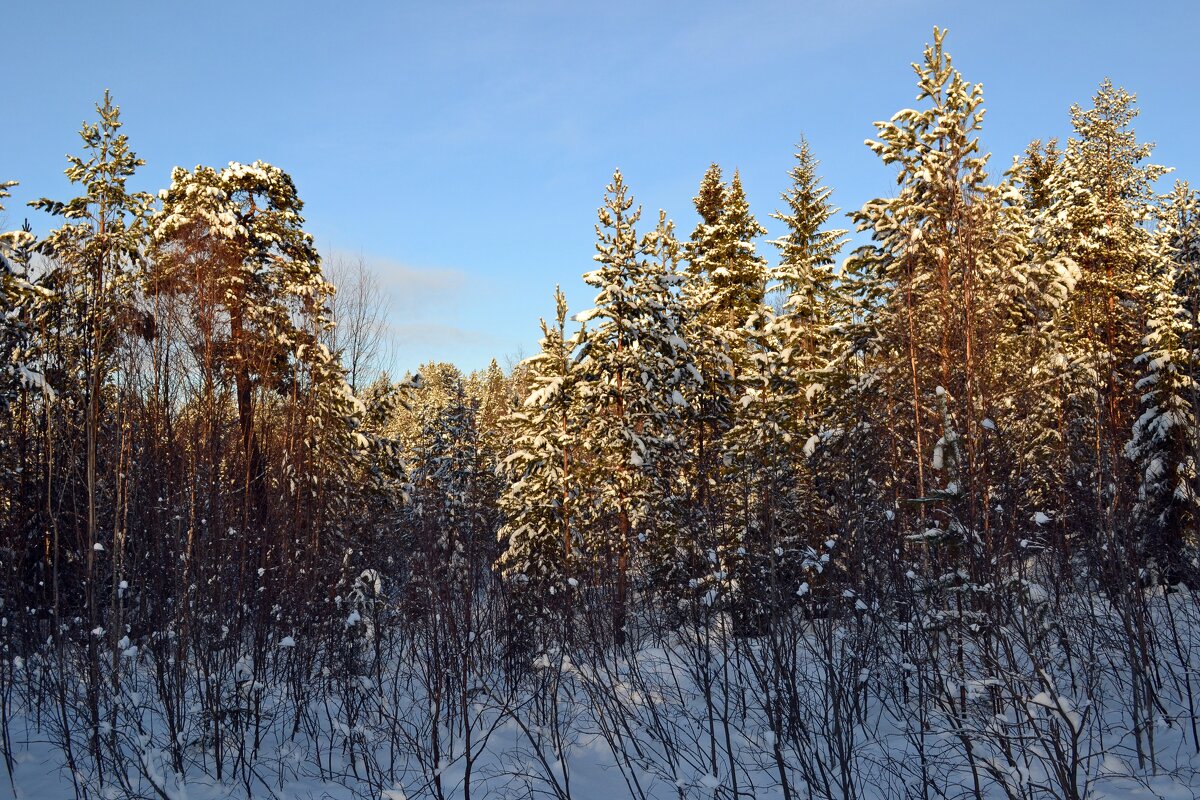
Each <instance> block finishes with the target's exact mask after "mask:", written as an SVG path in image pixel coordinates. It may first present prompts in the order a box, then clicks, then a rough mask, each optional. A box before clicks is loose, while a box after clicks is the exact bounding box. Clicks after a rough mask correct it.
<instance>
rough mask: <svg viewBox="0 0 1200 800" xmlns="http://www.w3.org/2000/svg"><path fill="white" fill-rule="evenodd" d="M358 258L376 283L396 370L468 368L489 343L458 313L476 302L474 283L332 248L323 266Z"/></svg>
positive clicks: (461, 274)
mask: <svg viewBox="0 0 1200 800" xmlns="http://www.w3.org/2000/svg"><path fill="white" fill-rule="evenodd" d="M360 258H361V259H362V262H363V264H365V265H366V267H367V269H368V270H370V272H371V273H372V274H373V275H374V276H375V277H376V278H377V279H378V280H379V284H380V288H381V289H382V290H383V292H384V294H385V296H386V298H387V309H388V313H387V317H386V319H385V321H384V329H385V331H386V333H387V339H388V342H389V344H388V348H387V349H388V351H389V352H390V354H391V360H392V361H393V362H395V363H393V364H391V365H390V366H391V367H392V368H393V369H395V370H398V371H403V370H405V369H413V368H415V367H416V366H417V365H418V364H419V363H422V362H425V361H430V360H433V361H448V362H451V363H463V364H464V365H470V364H474V362H476V361H478V360H479V358H480V355H479V353H480V352H481V351H484V350H489V349H490V348H491V346H492V345H494V344H495V336H494V335H493V334H492V333H491V332H490V331H487V330H481V329H479V328H478V327H476V326H474V325H471V324H469V323H465V322H463V318H464V317H466V316H467V315H466V314H465V313H464V308H467V307H469V306H470V305H471V304H472V303H473V302H475V301H477V300H478V297H477V295H479V293H480V292H481V291H485V290H484V289H481V288H480V284H479V281H477V280H473V279H472V278H471V276H470V275H469V274H468V273H467V272H466V271H464V270H462V269H459V268H457V267H444V266H435V267H424V266H414V265H412V264H407V263H404V262H403V261H400V260H398V259H394V258H388V257H384V256H376V255H372V254H368V253H357V252H354V251H350V250H341V249H337V248H334V249H332V250H328V251H326V253H325V260H326V262H327V263H333V262H343V263H355V262H357V261H358V260H359V259H360Z"/></svg>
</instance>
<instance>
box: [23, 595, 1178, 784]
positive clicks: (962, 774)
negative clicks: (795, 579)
mask: <svg viewBox="0 0 1200 800" xmlns="http://www.w3.org/2000/svg"><path fill="white" fill-rule="evenodd" d="M1029 594H1030V595H1031V596H1036V594H1037V593H1036V592H1031V593H1029ZM1037 599H1041V598H1040V597H1037ZM1150 608H1151V609H1152V611H1153V614H1154V619H1153V622H1154V625H1153V628H1152V633H1153V634H1154V635H1155V636H1156V637H1157V639H1158V644H1159V649H1158V651H1157V652H1158V653H1159V654H1160V657H1159V661H1158V662H1156V663H1153V664H1146V665H1142V666H1145V667H1146V668H1147V669H1148V672H1147V673H1146V674H1145V675H1143V676H1140V677H1137V678H1135V677H1134V674H1135V673H1136V672H1138V671H1139V669H1140V668H1139V669H1135V670H1131V669H1130V668H1129V663H1128V658H1129V655H1130V654H1129V653H1128V652H1127V651H1124V650H1122V648H1121V647H1119V646H1118V645H1119V644H1120V641H1121V639H1120V638H1119V637H1118V636H1117V634H1118V633H1119V632H1120V626H1121V624H1122V623H1121V621H1120V616H1119V615H1118V614H1116V613H1115V612H1113V611H1112V609H1111V608H1110V607H1109V606H1108V605H1107V604H1106V603H1104V602H1102V601H1100V600H1098V599H1096V598H1091V599H1089V600H1081V599H1078V598H1074V599H1068V600H1066V601H1063V602H1061V604H1060V606H1059V608H1058V609H1057V610H1055V611H1054V612H1053V613H1051V611H1050V609H1049V606H1048V605H1047V604H1046V603H1044V602H1043V603H1037V602H1031V603H1030V604H1029V606H1028V608H1027V609H1026V611H1024V612H1022V614H1017V615H1014V617H1013V619H1012V623H1011V624H1010V625H1008V626H1006V627H1004V628H1003V629H1000V630H996V631H994V632H993V634H992V635H990V636H981V635H980V636H974V637H957V636H956V635H955V634H951V633H947V632H944V631H943V632H941V633H938V634H937V635H925V636H921V635H919V632H917V631H914V630H907V631H906V630H905V629H904V627H905V626H897V625H895V624H891V623H888V622H887V621H886V619H885V617H884V616H883V615H875V614H871V613H864V614H861V615H859V616H858V617H857V618H856V619H852V620H850V621H846V622H842V623H839V624H836V625H834V624H832V623H829V622H827V621H824V620H819V619H818V620H812V619H809V620H800V619H797V620H790V621H788V622H787V623H786V624H778V625H777V626H776V627H775V628H774V629H773V630H772V633H771V634H770V635H767V636H763V637H759V638H749V637H743V638H738V637H734V636H731V635H729V634H728V631H727V628H726V626H725V625H724V624H723V623H722V620H721V619H719V618H716V619H712V620H709V621H708V624H706V625H703V626H687V625H684V626H682V627H677V628H676V629H674V630H670V631H666V630H658V631H651V630H650V629H649V628H648V627H645V628H637V629H635V630H634V633H633V635H632V636H631V637H630V640H629V642H628V643H627V644H626V645H624V646H623V647H615V646H609V647H606V648H599V647H596V646H580V647H574V648H570V647H568V648H565V649H564V648H556V649H554V650H552V651H550V652H546V653H543V654H541V655H539V656H537V657H536V658H535V659H534V661H533V663H532V665H531V667H530V668H529V669H528V670H527V671H525V672H523V673H522V674H520V675H519V676H513V675H511V674H506V673H505V672H504V671H503V670H502V669H501V667H500V659H499V658H486V657H481V656H483V655H485V654H487V653H489V652H491V653H497V652H499V651H498V650H496V649H495V648H496V647H497V646H498V644H499V643H498V642H496V641H491V640H489V637H488V636H487V635H484V634H483V633H482V632H481V633H480V634H479V635H478V636H476V635H471V636H470V637H468V638H467V641H468V643H469V646H468V647H466V648H465V650H464V652H461V653H459V654H458V655H459V656H460V657H458V658H453V657H452V658H450V659H448V660H441V661H439V660H437V659H434V658H431V657H430V656H431V654H432V653H434V652H436V651H437V649H438V648H439V647H440V648H446V647H447V646H448V645H449V643H447V642H437V643H435V642H432V641H429V640H427V639H422V638H421V637H420V636H415V637H411V638H404V639H401V638H400V637H396V638H395V639H394V640H392V639H390V638H389V637H385V636H383V635H381V634H378V633H376V631H377V630H385V628H375V627H374V625H361V624H360V625H357V626H356V628H355V630H354V631H352V632H351V633H352V634H353V635H352V636H349V638H348V640H347V641H348V642H349V643H350V644H351V645H353V647H351V649H349V650H346V649H343V650H341V651H339V652H337V653H336V654H330V653H328V652H324V653H323V652H318V651H317V650H316V649H309V648H306V647H305V646H304V645H305V642H304V639H303V638H302V637H300V638H292V639H284V638H282V637H280V639H279V640H278V643H277V644H275V645H273V646H272V647H271V650H270V655H269V658H267V659H265V662H264V663H258V664H255V663H253V662H252V660H251V657H250V656H249V655H247V654H246V653H244V652H243V653H241V654H238V653H236V652H234V650H235V649H236V648H233V647H232V646H231V647H230V648H229V651H230V652H229V653H228V654H227V655H226V657H225V658H224V659H223V660H221V661H219V662H217V663H219V664H226V665H228V667H229V668H228V669H223V668H222V669H210V672H209V674H208V676H207V677H202V670H201V669H200V668H198V667H195V666H193V667H192V668H191V669H189V670H188V671H187V672H186V676H187V678H186V682H185V686H186V690H185V692H184V695H178V694H176V695H174V696H173V697H169V699H170V702H169V703H164V694H163V692H162V691H161V686H160V678H158V677H156V676H159V675H160V674H161V673H160V672H159V667H160V666H161V665H160V664H157V663H156V662H155V653H156V650H155V646H154V644H153V643H150V644H149V645H146V646H142V647H141V648H140V649H138V650H137V651H136V652H134V651H130V652H129V654H128V655H127V656H126V657H125V659H124V661H125V662H126V663H125V669H124V671H123V672H122V674H121V677H120V680H119V686H120V691H119V698H118V699H116V700H115V701H114V700H112V698H111V697H109V698H106V699H102V700H101V701H100V702H101V705H102V708H101V712H100V718H101V720H102V721H101V723H100V726H99V730H98V743H97V744H95V745H94V746H95V747H97V748H98V752H99V754H100V758H99V760H98V761H97V759H96V758H95V757H94V756H93V752H92V747H93V744H92V742H91V739H90V733H89V731H90V728H89V725H88V723H87V721H86V719H87V717H86V708H87V701H86V693H85V692H84V687H83V684H82V682H80V681H79V680H77V679H74V680H71V681H66V682H58V681H57V680H56V679H54V676H52V675H51V674H50V673H49V672H47V670H49V669H52V668H53V665H52V664H51V663H50V661H49V660H47V659H45V658H42V657H35V658H30V659H26V660H19V661H18V663H17V666H16V669H15V670H14V671H13V672H12V673H10V677H11V679H12V681H11V683H10V684H9V686H10V687H11V688H10V693H9V706H8V708H9V709H10V711H9V722H8V737H9V741H10V742H11V752H12V762H13V770H12V775H11V780H10V779H9V777H8V776H7V775H2V776H0V787H2V788H0V797H9V796H11V797H14V798H57V797H72V796H76V794H79V795H83V794H86V795H87V796H89V797H102V798H124V797H158V798H170V799H171V800H177V799H178V800H183V798H190V799H191V800H208V798H227V797H255V798H258V797H262V798H268V797H275V798H347V799H349V798H363V797H371V798H386V799H387V800H398V799H399V798H418V797H461V798H469V797H480V798H482V797H502V798H504V797H512V798H543V797H550V798H567V797H571V798H578V800H585V799H589V798H595V800H614V798H619V797H633V798H691V797H695V798H733V797H753V798H763V799H764V800H766V799H767V798H792V797H794V798H808V797H820V798H862V800H886V799H888V798H909V797H911V798H939V797H945V798H955V797H963V798H967V797H975V796H976V793H977V792H978V796H980V797H987V798H1002V797H1008V798H1052V797H1053V798H1058V797H1077V798H1143V797H1146V798H1149V797H1158V798H1171V799H1174V798H1194V797H1196V796H1198V795H1200V774H1198V773H1197V769H1198V768H1200V757H1197V755H1196V753H1197V739H1196V735H1197V726H1198V725H1200V721H1198V720H1197V716H1196V714H1195V708H1196V707H1195V705H1194V699H1193V698H1194V692H1195V689H1196V688H1197V687H1196V686H1195V684H1196V683H1197V682H1198V681H1200V673H1197V670H1196V664H1197V663H1198V662H1197V658H1196V656H1197V654H1200V635H1198V634H1200V629H1198V628H1197V627H1196V625H1195V615H1196V607H1195V603H1194V601H1193V600H1192V599H1191V598H1190V596H1189V595H1187V594H1177V595H1171V596H1170V597H1169V598H1168V599H1166V600H1164V599H1163V598H1162V597H1157V598H1153V602H1152V603H1150ZM1167 612H1170V613H1167ZM385 639H387V640H386V641H385ZM930 648H934V649H932V650H931V649H930ZM452 649H453V647H450V650H452ZM164 652H165V651H164ZM339 665H340V667H339ZM180 674H183V673H180ZM39 682H41V683H39ZM39 685H40V686H42V687H43V689H44V691H43V692H42V693H41V694H38V693H37V692H35V691H33V687H35V686H39ZM1148 690H1149V694H1148V693H1147V691H1148ZM1135 694H1136V697H1135ZM1151 695H1152V696H1151ZM56 697H65V698H66V702H65V703H62V702H60V701H59V700H56ZM33 698H40V700H37V701H36V705H31V703H30V700H31V699H33ZM63 708H66V709H67V717H68V719H67V722H66V724H65V725H64V723H63V718H62V709H63ZM213 708H217V709H221V710H220V711H218V712H217V713H216V714H215V715H214V713H212V712H211V711H210V709H213ZM214 716H216V717H217V719H216V720H215V721H214V719H213V717H214ZM67 731H69V733H70V735H69V736H67V735H64V733H65V732H67ZM69 760H70V761H73V763H74V764H75V768H76V771H75V774H74V776H72V772H71V770H70V769H69V768H68V766H67V764H68V761H69Z"/></svg>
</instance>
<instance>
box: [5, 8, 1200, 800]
mask: <svg viewBox="0 0 1200 800" xmlns="http://www.w3.org/2000/svg"><path fill="white" fill-rule="evenodd" d="M944 37H945V33H944V31H941V30H936V29H935V31H934V33H933V36H932V39H931V40H930V43H929V44H928V45H927V46H926V47H925V49H924V52H923V53H922V54H920V58H919V59H918V61H917V63H915V64H914V65H913V67H914V78H915V87H914V88H915V90H916V100H915V105H914V106H913V107H911V108H902V109H901V110H899V111H898V112H897V113H896V114H895V115H894V116H893V117H892V118H891V119H890V120H887V121H882V122H877V123H875V134H874V137H873V138H872V139H871V140H870V141H868V142H867V143H866V145H867V147H869V148H870V150H871V151H872V152H873V153H874V154H875V156H877V157H878V161H879V162H880V165H879V170H878V174H879V177H880V182H879V188H878V192H879V196H878V199H874V200H871V201H869V202H867V203H865V204H864V205H862V207H861V208H857V209H852V210H850V212H849V213H848V214H843V213H842V212H841V211H840V210H839V209H836V208H834V207H833V206H832V204H831V188H830V186H831V184H827V183H826V182H825V178H824V177H823V176H822V175H821V173H820V166H819V162H818V156H819V154H818V153H815V152H813V148H812V147H810V145H809V144H808V143H807V142H806V141H804V140H803V139H801V140H800V142H799V144H798V145H797V151H796V154H795V159H794V162H793V168H792V169H791V171H790V173H789V174H787V175H780V176H779V185H780V187H781V188H782V192H781V195H780V197H779V198H778V200H777V201H776V207H777V210H775V211H774V213H773V215H772V216H773V217H774V219H775V220H777V221H779V222H780V223H781V225H782V226H784V228H785V229H786V233H785V235H783V236H782V237H781V238H779V239H778V240H776V241H770V242H767V241H765V240H764V239H765V233H766V231H765V228H764V227H763V226H762V225H761V224H760V222H759V221H758V219H757V218H756V217H755V216H754V215H753V214H752V213H751V210H750V203H749V201H748V199H747V197H746V193H745V191H744V189H743V185H742V181H741V178H740V176H739V174H738V173H737V172H736V171H733V172H732V173H730V171H729V170H728V169H726V170H722V168H721V166H719V165H718V164H712V165H711V166H710V167H709V168H708V169H707V171H705V172H704V173H703V176H702V178H701V179H700V182H699V188H698V189H697V191H696V195H695V198H694V210H695V213H696V215H697V216H698V218H699V223H698V224H697V225H696V226H695V228H694V229H693V230H691V231H690V232H684V231H680V230H676V228H675V225H674V223H673V222H672V221H671V218H670V216H669V215H668V214H667V213H666V212H664V211H659V212H658V213H657V215H655V214H646V215H644V214H643V209H642V208H641V206H639V205H638V204H637V202H636V200H635V198H634V194H633V191H632V189H631V188H630V187H629V186H628V185H627V184H626V182H625V179H624V177H623V176H622V174H621V172H620V171H616V172H614V173H613V175H612V179H611V182H610V183H608V185H607V186H605V187H603V191H602V192H601V191H600V188H601V187H597V189H598V191H597V198H598V200H599V210H598V215H597V218H596V219H595V221H594V223H595V230H596V242H595V251H594V254H592V259H593V268H592V270H591V271H589V272H587V273H586V274H585V275H584V276H583V279H584V281H585V282H586V283H587V285H589V286H590V287H593V288H594V295H595V300H594V304H593V307H592V308H590V309H586V310H582V311H577V310H573V309H572V310H568V309H567V306H566V301H565V298H564V295H563V293H562V292H561V291H558V290H553V287H547V300H548V303H547V306H548V308H550V307H553V313H551V314H548V315H547V318H546V319H545V320H543V321H542V322H541V340H540V349H539V351H538V352H536V353H535V354H533V355H532V356H531V357H529V358H526V359H524V360H523V361H521V362H520V363H515V364H509V365H508V366H507V368H502V367H501V366H500V365H499V363H497V362H495V361H493V363H492V365H491V367H490V368H488V369H486V370H481V371H477V372H471V373H469V374H466V373H464V372H462V371H461V370H459V369H458V368H456V367H455V366H453V365H451V364H446V363H437V362H431V363H428V364H427V365H425V366H424V367H423V368H421V369H420V370H419V372H418V373H416V374H410V375H406V376H404V377H403V378H399V379H398V376H392V375H389V374H388V373H387V372H386V371H385V370H384V368H383V367H384V364H383V361H382V359H381V357H380V337H381V335H382V333H381V327H382V326H381V311H380V305H379V304H380V302H381V301H380V290H379V286H378V283H377V279H376V278H375V277H374V276H373V275H372V274H371V273H370V272H369V271H368V270H367V269H365V267H363V266H361V265H357V266H356V265H354V264H350V263H340V264H329V263H326V264H323V263H322V258H321V255H320V253H319V252H318V250H317V248H316V246H315V244H314V240H313V238H312V236H311V235H310V234H309V233H308V232H306V230H305V227H304V226H305V220H304V217H303V210H304V209H303V203H302V201H301V199H300V196H299V194H298V191H297V187H296V185H295V183H294V182H293V180H292V178H291V177H290V176H289V174H288V173H287V172H285V171H284V170H283V169H282V168H280V167H278V166H274V165H272V164H267V163H263V162H255V163H252V164H242V163H236V162H235V163H229V164H228V165H226V166H197V167H195V168H194V169H185V168H180V167H176V168H175V169H174V170H173V172H172V173H171V179H170V185H169V186H167V187H165V188H163V189H162V190H161V191H160V192H159V193H158V194H157V195H150V194H144V193H139V192H134V191H131V190H129V189H128V188H127V184H128V183H129V181H130V179H131V178H132V177H133V176H134V175H135V173H136V171H137V170H138V169H139V168H140V167H142V166H143V161H142V160H141V159H140V158H139V157H138V156H137V154H136V152H135V149H134V148H135V146H136V140H135V139H129V138H127V137H126V134H125V133H124V131H123V128H122V124H121V120H120V112H119V109H118V106H117V105H116V102H115V100H114V99H113V98H112V97H110V96H109V94H108V93H104V95H103V98H102V100H101V101H100V102H99V103H98V104H97V105H96V107H95V115H94V121H92V122H90V123H87V124H85V125H84V127H83V128H82V130H81V131H80V132H79V133H80V140H78V142H77V145H78V149H77V153H78V154H77V155H74V156H71V157H69V160H68V163H67V168H66V176H67V178H68V179H69V181H70V183H71V185H72V186H73V187H75V191H77V196H75V197H68V198H63V199H51V198H47V199H42V200H39V201H36V202H34V203H32V204H31V205H32V206H33V209H32V210H33V211H34V212H36V213H39V214H42V215H49V217H50V218H53V220H54V223H53V225H54V227H53V229H52V230H51V231H50V232H49V233H48V234H47V235H45V236H35V235H34V233H33V230H34V229H33V227H32V226H31V225H30V224H29V223H28V222H27V223H26V224H25V225H24V227H22V228H19V229H16V230H12V231H10V232H6V233H3V234H2V235H0V408H2V413H0V767H2V768H3V769H2V772H3V774H2V775H0V796H3V795H4V793H5V792H11V793H12V796H13V797H21V798H26V797H28V798H34V797H75V798H79V799H80V800H82V799H83V798H104V799H106V800H107V799H109V798H113V799H114V800H115V799H116V798H158V799H159V800H176V798H180V799H182V798H185V797H187V798H193V800H194V799H195V798H210V797H211V798H223V797H245V798H260V797H261V798H290V797H298V798H299V797H303V798H385V800H401V799H402V798H425V797H431V798H436V799H437V800H448V799H449V798H463V800H470V798H471V797H477V798H481V797H498V798H556V799H557V800H567V798H580V800H582V799H583V798H604V799H605V800H610V799H611V798H616V797H630V798H636V799H637V800H650V799H651V798H679V799H680V800H683V799H684V798H713V800H737V798H782V799H783V800H808V799H809V798H814V799H817V798H819V799H820V800H835V799H836V800H893V799H894V800H901V799H903V798H912V799H914V800H916V799H917V798H919V799H920V800H937V799H940V798H945V799H947V800H949V799H951V798H955V799H958V798H961V799H963V800H966V799H967V798H970V799H971V800H984V799H985V798H988V799H990V798H1004V800H1043V799H1049V798H1062V799H1064V800H1084V799H1085V798H1143V797H1160V798H1185V797H1186V798H1194V797H1196V796H1197V789H1196V788H1195V787H1197V786H1200V697H1198V696H1197V695H1198V694H1200V597H1198V595H1197V592H1200V561H1198V551H1197V548H1198V546H1200V475H1198V466H1197V465H1198V461H1200V433H1198V424H1200V421H1198V419H1197V414H1198V412H1200V389H1198V383H1197V381H1198V380H1200V330H1198V328H1197V326H1198V325H1200V194H1198V193H1197V191H1196V190H1193V189H1192V188H1190V186H1189V185H1188V183H1187V182H1186V181H1184V180H1175V177H1174V176H1171V177H1170V178H1167V175H1168V173H1170V172H1171V170H1170V169H1169V168H1168V167H1166V166H1159V165H1156V164H1154V163H1152V159H1153V152H1152V151H1153V146H1152V145H1151V144H1149V143H1147V142H1144V141H1140V140H1139V139H1138V137H1137V135H1136V133H1135V122H1136V118H1137V116H1138V113H1139V109H1138V106H1137V103H1136V98H1135V96H1134V95H1133V94H1132V93H1131V92H1129V91H1126V90H1125V89H1123V88H1121V87H1119V86H1116V85H1113V84H1112V83H1111V82H1109V81H1107V80H1106V81H1104V82H1103V83H1101V84H1100V85H1099V86H1098V88H1097V90H1096V92H1095V94H1094V96H1092V97H1091V98H1088V99H1086V100H1083V99H1081V102H1080V104H1078V105H1075V106H1073V107H1071V108H1070V109H1069V119H1070V124H1071V127H1072V133H1071V135H1070V136H1069V137H1067V138H1065V139H1064V140H1062V141H1056V140H1055V139H1034V140H1033V141H1032V142H1031V143H1030V144H1029V146H1028V148H1027V149H1026V150H1025V152H1023V153H1022V154H1020V155H1019V156H1017V157H1016V158H1013V159H1012V161H1011V162H1010V163H1009V164H1007V165H1005V164H997V163H995V162H994V161H993V160H992V159H991V158H990V157H989V155H988V154H987V152H986V151H985V150H984V148H983V145H982V143H981V138H980V137H981V135H982V130H983V118H984V97H983V90H982V87H981V85H979V84H975V83H972V82H970V81H968V80H967V79H966V78H964V77H963V76H962V75H960V74H959V72H958V70H957V69H955V67H954V66H953V65H952V61H951V57H950V55H949V53H948V52H947V50H946V49H945V48H944ZM896 101H897V107H900V106H901V104H902V103H904V102H906V98H904V97H898V98H896ZM909 101H911V98H910V99H909ZM1066 112H1067V109H1064V113H1066ZM1032 133H1036V132H1032ZM798 135H799V132H798ZM889 176H890V177H894V181H889V180H888V177H889ZM0 177H2V176H0ZM12 186H13V184H12V183H4V184H0V197H8V196H9V192H8V191H5V190H7V189H11V188H12ZM764 200H766V199H764ZM7 212H8V213H10V214H12V213H14V209H11V208H10V209H8V210H7ZM16 213H17V214H18V216H20V212H16ZM842 219H846V220H847V222H845V223H844V226H845V228H846V229H842V228H839V224H841V223H839V220H842ZM579 224H580V225H586V224H590V221H588V220H582V219H581V220H579ZM852 240H853V241H854V242H856V243H857V244H856V245H854V246H851V244H850V242H851V241H852ZM587 255H588V254H586V253H585V254H580V258H581V260H582V259H586V258H587ZM552 290H553V291H554V293H553V296H551V291H552ZM531 322H532V321H531Z"/></svg>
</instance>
